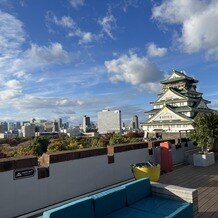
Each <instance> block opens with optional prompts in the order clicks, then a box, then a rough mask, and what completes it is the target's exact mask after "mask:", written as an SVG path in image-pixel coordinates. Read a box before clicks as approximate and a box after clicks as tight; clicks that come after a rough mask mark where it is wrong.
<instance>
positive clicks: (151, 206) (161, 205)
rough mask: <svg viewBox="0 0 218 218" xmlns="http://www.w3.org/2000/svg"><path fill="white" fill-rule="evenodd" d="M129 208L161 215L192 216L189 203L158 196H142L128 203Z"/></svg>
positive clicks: (177, 217)
mask: <svg viewBox="0 0 218 218" xmlns="http://www.w3.org/2000/svg"><path fill="white" fill-rule="evenodd" d="M130 208H134V209H137V210H141V211H145V212H150V213H153V214H157V215H161V216H162V217H176V218H180V217H193V211H192V205H191V204H189V203H186V202H182V201H176V200H170V199H167V198H162V197H158V196H149V197H147V198H144V199H142V200H140V201H138V202H135V203H134V204H132V205H130Z"/></svg>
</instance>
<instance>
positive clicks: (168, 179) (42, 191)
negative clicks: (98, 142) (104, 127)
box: [0, 140, 218, 218]
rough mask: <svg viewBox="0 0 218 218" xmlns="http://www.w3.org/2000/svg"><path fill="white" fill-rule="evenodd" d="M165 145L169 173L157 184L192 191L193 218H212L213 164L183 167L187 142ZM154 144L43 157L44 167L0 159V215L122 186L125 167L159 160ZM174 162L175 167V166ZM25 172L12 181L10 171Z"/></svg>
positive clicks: (35, 213) (33, 161) (30, 211)
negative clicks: (195, 199) (196, 208)
mask: <svg viewBox="0 0 218 218" xmlns="http://www.w3.org/2000/svg"><path fill="white" fill-rule="evenodd" d="M171 141H172V159H173V164H174V170H173V171H172V172H170V173H167V174H163V175H161V178H160V181H159V182H161V183H164V184H171V185H178V186H182V187H186V188H197V189H198V192H199V197H198V199H199V204H198V205H199V216H200V217H218V203H217V200H218V195H217V194H218V188H217V187H218V186H217V185H218V174H217V172H218V162H216V163H215V164H214V165H212V166H209V167H202V168H201V167H194V166H192V165H183V164H184V163H185V162H186V163H187V162H191V161H190V160H191V156H192V154H193V153H195V152H197V150H196V148H195V147H193V144H192V143H191V142H190V141H184V142H182V145H181V146H177V145H176V142H175V140H171ZM160 142H161V141H155V142H151V143H150V142H149V143H148V142H142V143H135V144H128V145H116V146H108V148H97V149H84V150H81V151H80V150H77V151H67V152H66V151H65V152H57V153H53V154H47V155H45V157H44V160H43V162H44V163H45V166H44V167H38V164H37V158H36V157H25V158H19V159H13V158H11V159H2V160H1V161H0V172H1V173H0V184H1V187H2V188H1V189H0V194H1V196H4V198H2V199H1V200H0V202H1V204H0V205H2V206H0V211H1V215H3V216H2V217H5V218H6V217H8V218H10V217H19V216H20V217H22V218H24V217H40V216H41V214H42V213H43V211H45V210H48V209H50V208H54V207H56V206H58V205H59V206H60V205H62V204H65V203H67V202H71V201H73V200H74V199H78V198H80V197H81V196H84V195H90V194H91V193H93V192H99V191H101V190H102V189H108V188H110V187H111V186H116V185H118V184H120V183H125V182H127V181H129V180H131V179H133V174H132V173H131V170H130V164H133V163H141V162H146V161H148V160H150V161H155V162H157V163H158V161H160V147H159V144H160ZM178 164H179V165H180V167H175V166H176V165H178ZM26 169H28V170H29V171H31V172H34V173H33V174H31V175H30V176H28V177H20V178H15V175H16V173H18V172H20V171H24V170H26ZM29 171H28V172H29ZM25 172H26V171H25ZM90 181H93V182H90ZM3 187H4V188H3ZM33 196H34V197H33ZM20 199H22V201H20ZM10 205H13V210H11V209H10V208H11V206H10Z"/></svg>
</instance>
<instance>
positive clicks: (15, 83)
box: [5, 79, 22, 89]
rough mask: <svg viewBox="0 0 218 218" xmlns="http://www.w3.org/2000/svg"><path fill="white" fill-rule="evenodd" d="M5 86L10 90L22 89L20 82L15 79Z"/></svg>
mask: <svg viewBox="0 0 218 218" xmlns="http://www.w3.org/2000/svg"><path fill="white" fill-rule="evenodd" d="M5 85H6V86H7V87H8V88H11V89H20V88H21V87H22V86H21V83H20V81H18V80H16V79H12V80H9V81H7V82H6V83H5Z"/></svg>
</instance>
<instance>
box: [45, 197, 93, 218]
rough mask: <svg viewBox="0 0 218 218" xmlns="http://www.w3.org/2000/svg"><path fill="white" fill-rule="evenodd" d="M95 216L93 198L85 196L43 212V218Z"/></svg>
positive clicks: (85, 217)
mask: <svg viewBox="0 0 218 218" xmlns="http://www.w3.org/2000/svg"><path fill="white" fill-rule="evenodd" d="M87 217H89V218H95V213H94V205H93V199H92V198H90V197H85V198H82V199H80V200H77V201H74V202H71V203H68V204H65V205H63V206H60V207H57V208H54V209H51V210H49V211H46V212H44V213H43V218H87Z"/></svg>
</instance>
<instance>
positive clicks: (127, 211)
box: [104, 207, 163, 218]
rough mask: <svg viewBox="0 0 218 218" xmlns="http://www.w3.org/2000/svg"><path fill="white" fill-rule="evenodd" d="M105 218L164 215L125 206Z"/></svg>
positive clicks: (148, 217)
mask: <svg viewBox="0 0 218 218" xmlns="http://www.w3.org/2000/svg"><path fill="white" fill-rule="evenodd" d="M104 218H163V216H160V215H157V214H152V213H149V212H144V211H140V210H135V209H133V208H130V207H125V208H123V209H120V210H118V211H115V212H113V213H111V214H109V215H107V216H104Z"/></svg>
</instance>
